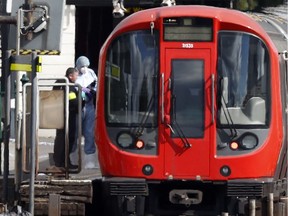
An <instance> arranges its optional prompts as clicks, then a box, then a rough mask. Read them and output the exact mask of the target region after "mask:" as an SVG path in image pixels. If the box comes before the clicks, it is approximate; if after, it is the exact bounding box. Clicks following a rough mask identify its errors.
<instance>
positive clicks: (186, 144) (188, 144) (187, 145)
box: [167, 95, 192, 148]
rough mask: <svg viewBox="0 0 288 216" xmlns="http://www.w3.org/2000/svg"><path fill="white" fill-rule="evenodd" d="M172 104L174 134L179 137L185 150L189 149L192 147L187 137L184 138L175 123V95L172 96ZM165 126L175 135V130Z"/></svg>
mask: <svg viewBox="0 0 288 216" xmlns="http://www.w3.org/2000/svg"><path fill="white" fill-rule="evenodd" d="M172 103H173V108H172V115H173V125H175V129H176V133H177V135H178V136H179V137H180V139H181V141H182V143H183V144H184V147H185V148H190V147H191V146H192V145H191V144H190V143H189V141H188V139H187V137H186V136H185V134H184V133H183V131H182V129H181V127H180V126H179V124H178V123H177V121H176V113H175V112H174V110H175V105H176V96H175V95H172ZM167 126H168V127H169V128H170V130H171V132H172V133H173V134H176V133H175V130H174V129H173V127H172V126H171V125H170V124H168V123H167Z"/></svg>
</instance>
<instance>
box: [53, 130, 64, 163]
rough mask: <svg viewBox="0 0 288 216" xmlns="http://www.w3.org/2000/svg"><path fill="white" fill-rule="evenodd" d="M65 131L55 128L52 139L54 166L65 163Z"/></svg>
mask: <svg viewBox="0 0 288 216" xmlns="http://www.w3.org/2000/svg"><path fill="white" fill-rule="evenodd" d="M64 155H65V131H64V130H63V129H57V130H56V136H55V140H54V154H53V158H54V162H55V166H57V167H62V166H63V165H64V163H65V157H64Z"/></svg>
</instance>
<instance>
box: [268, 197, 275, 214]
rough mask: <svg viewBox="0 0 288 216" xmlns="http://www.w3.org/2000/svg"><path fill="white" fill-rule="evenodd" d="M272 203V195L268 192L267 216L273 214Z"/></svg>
mask: <svg viewBox="0 0 288 216" xmlns="http://www.w3.org/2000/svg"><path fill="white" fill-rule="evenodd" d="M273 203H274V197H273V193H269V196H268V216H273V215H274V214H273Z"/></svg>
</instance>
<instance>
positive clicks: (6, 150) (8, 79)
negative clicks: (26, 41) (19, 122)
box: [3, 51, 11, 203]
mask: <svg viewBox="0 0 288 216" xmlns="http://www.w3.org/2000/svg"><path fill="white" fill-rule="evenodd" d="M10 57H11V51H6V55H5V82H6V91H5V99H4V104H5V110H4V112H5V119H4V169H3V201H4V203H6V202H7V201H8V175H9V139H10V109H11V102H10V100H11V75H10Z"/></svg>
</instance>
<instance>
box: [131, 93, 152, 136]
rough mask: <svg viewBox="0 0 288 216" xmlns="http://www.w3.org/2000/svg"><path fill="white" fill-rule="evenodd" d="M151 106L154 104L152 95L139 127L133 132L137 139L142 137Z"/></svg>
mask: <svg viewBox="0 0 288 216" xmlns="http://www.w3.org/2000/svg"><path fill="white" fill-rule="evenodd" d="M153 104H154V95H152V96H151V98H150V100H149V103H148V107H147V110H146V112H145V114H144V116H143V117H142V119H141V121H140V124H139V126H138V127H137V128H136V129H135V130H134V133H133V134H134V135H135V137H137V138H138V137H140V136H142V134H143V131H144V125H145V123H146V122H147V119H148V117H149V115H150V113H151V111H152V108H153Z"/></svg>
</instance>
